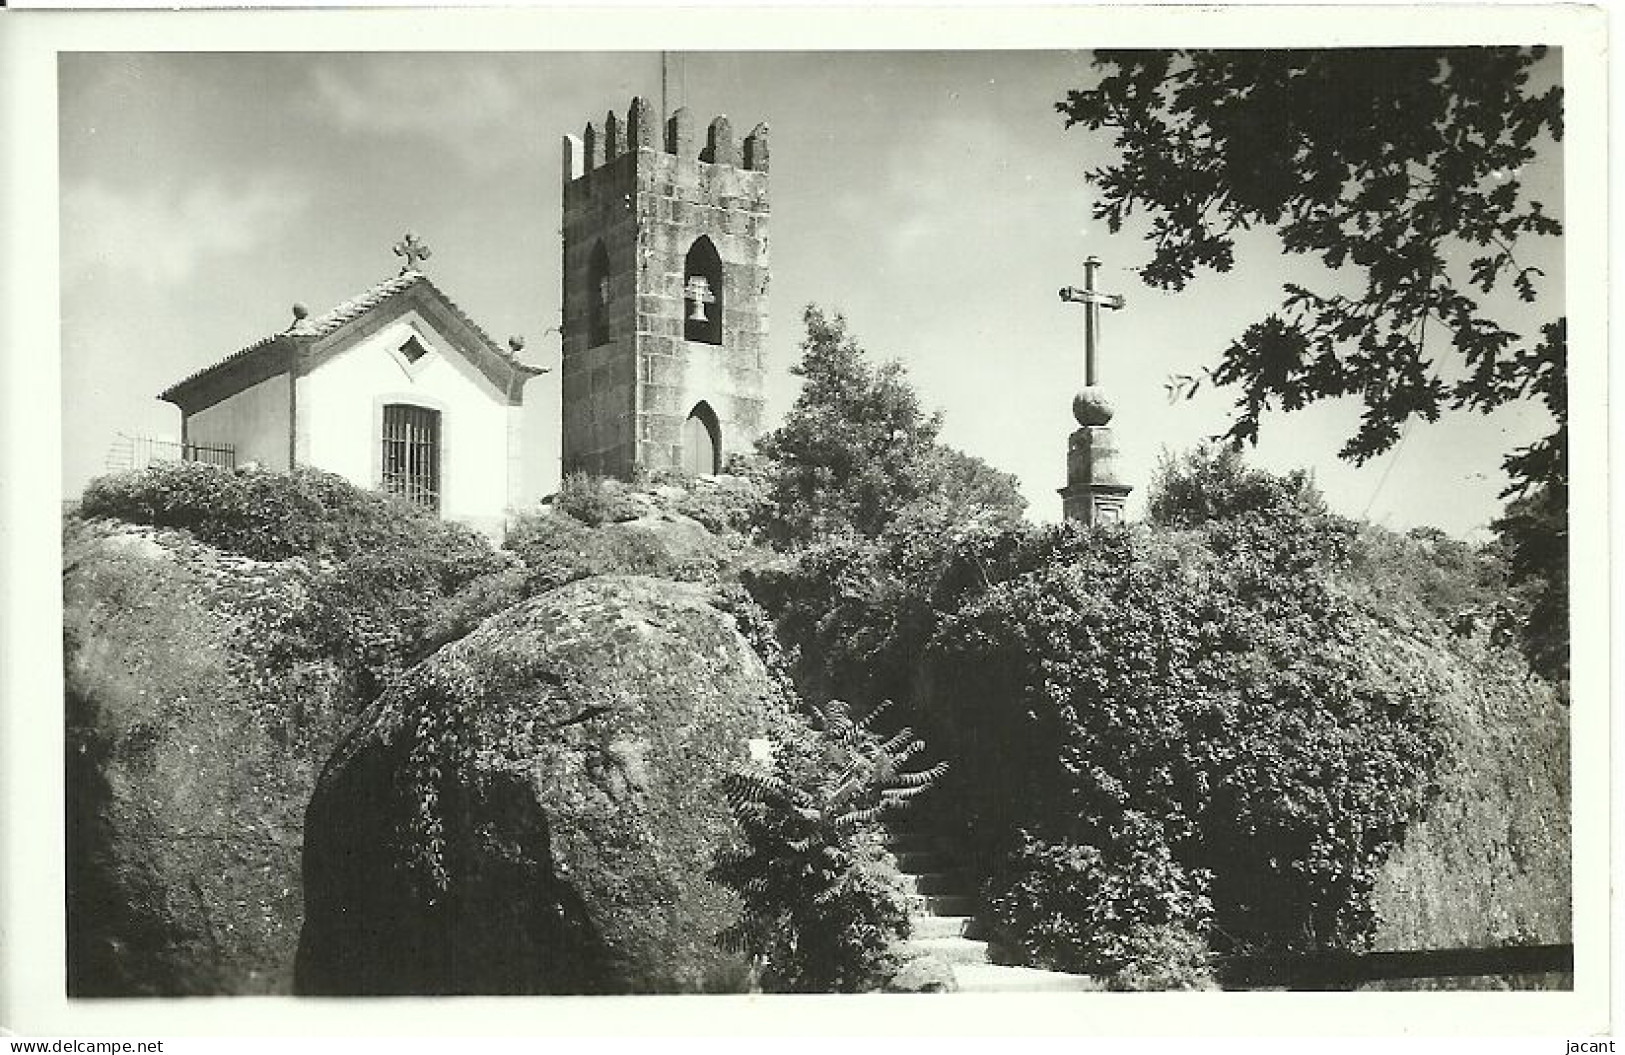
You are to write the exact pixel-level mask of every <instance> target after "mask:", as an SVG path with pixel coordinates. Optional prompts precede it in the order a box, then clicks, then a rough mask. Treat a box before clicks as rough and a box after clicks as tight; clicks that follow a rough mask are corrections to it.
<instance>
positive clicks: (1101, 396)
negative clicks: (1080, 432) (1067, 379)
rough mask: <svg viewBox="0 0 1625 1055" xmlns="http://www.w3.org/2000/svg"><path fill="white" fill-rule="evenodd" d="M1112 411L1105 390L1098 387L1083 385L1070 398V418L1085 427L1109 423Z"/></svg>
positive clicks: (1110, 402)
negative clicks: (1073, 418)
mask: <svg viewBox="0 0 1625 1055" xmlns="http://www.w3.org/2000/svg"><path fill="white" fill-rule="evenodd" d="M1114 409H1115V408H1113V407H1112V401H1111V399H1110V398H1108V397H1107V395H1106V390H1105V389H1104V388H1101V387H1100V386H1099V385H1085V386H1084V387H1082V388H1080V389H1078V394H1077V395H1075V396H1073V397H1072V416H1073V417H1075V418H1077V419H1078V424H1079V425H1083V426H1085V427H1089V426H1097V427H1098V426H1101V425H1106V424H1108V423H1110V422H1111V420H1112V413H1113V411H1114Z"/></svg>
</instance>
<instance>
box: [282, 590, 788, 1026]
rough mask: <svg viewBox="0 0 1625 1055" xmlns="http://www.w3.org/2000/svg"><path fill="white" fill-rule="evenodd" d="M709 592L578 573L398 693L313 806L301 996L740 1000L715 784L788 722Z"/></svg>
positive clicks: (741, 967)
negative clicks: (712, 873) (730, 994)
mask: <svg viewBox="0 0 1625 1055" xmlns="http://www.w3.org/2000/svg"><path fill="white" fill-rule="evenodd" d="M709 597H710V595H709V594H708V593H707V591H706V590H705V589H704V588H703V587H699V586H693V585H685V584H679V583H673V582H666V581H659V580H654V579H647V578H642V577H635V576H598V577H594V578H590V579H584V580H581V581H578V582H575V583H571V584H570V585H567V586H564V587H562V588H560V589H557V590H552V591H550V592H548V593H545V594H542V595H541V596H538V597H535V598H533V599H531V600H529V601H527V602H525V603H523V604H521V605H519V606H517V607H514V608H511V609H509V610H507V611H506V612H503V613H501V614H499V615H497V616H495V617H493V618H492V619H490V620H488V621H487V622H485V623H484V624H483V625H481V626H480V627H479V628H478V629H477V630H475V631H474V632H473V633H471V634H469V635H468V636H467V637H465V638H463V639H462V640H460V641H458V642H456V643H454V644H452V645H449V646H447V647H446V648H444V649H442V650H441V651H440V652H438V653H436V654H435V655H434V656H432V657H430V658H429V659H428V660H426V661H424V662H423V663H422V664H420V665H419V666H418V667H416V668H414V669H413V670H411V671H409V672H408V673H407V674H406V675H404V676H403V677H402V678H401V679H399V680H398V681H397V682H396V683H395V684H394V685H393V686H392V687H391V688H390V689H389V691H387V692H386V693H385V694H384V695H383V696H382V697H381V698H380V699H379V700H378V701H377V702H376V703H375V704H374V705H373V706H372V707H371V708H370V709H369V710H368V711H367V712H366V713H365V714H364V715H363V717H362V719H361V722H360V724H359V725H358V727H357V729H356V730H355V732H354V733H353V734H351V736H350V737H349V738H348V740H347V741H346V742H345V743H344V744H343V745H342V746H341V747H340V749H339V750H338V751H337V752H336V753H335V755H334V756H333V758H332V759H331V760H330V762H329V764H328V765H327V767H326V769H325V770H324V771H323V773H322V776H321V778H320V780H319V782H318V786H317V789H316V793H315V796H314V798H313V800H312V801H311V804H310V810H309V813H308V815H307V821H306V828H305V832H306V838H305V861H304V876H305V896H306V919H305V929H304V934H303V937H302V939H301V945H300V960H299V975H298V987H299V990H300V991H301V992H305V993H313V994H356V993H547V992H552V993H577V992H579V993H592V992H694V991H715V990H727V989H736V988H739V987H740V986H741V985H742V984H743V982H744V980H745V964H744V963H743V962H742V960H740V959H739V958H738V957H735V956H732V955H730V954H726V953H723V952H722V951H721V950H719V949H718V948H717V947H716V946H715V944H714V942H713V936H714V935H715V934H716V933H717V932H718V931H719V930H721V929H722V928H723V927H724V926H726V925H727V924H728V923H730V922H732V921H733V919H734V918H735V917H736V914H737V911H738V903H737V900H736V899H735V897H734V895H733V894H731V893H730V892H729V891H727V890H725V889H724V888H722V887H720V886H718V885H716V884H714V883H712V882H710V881H709V880H708V879H707V878H706V872H707V870H708V868H709V867H710V865H711V862H712V860H713V858H714V855H715V852H716V849H717V848H718V847H719V846H721V845H723V844H725V843H726V842H728V841H730V840H732V839H733V838H735V830H734V828H733V823H732V821H731V819H730V817H729V813H728V809H727V804H726V802H725V800H724V797H723V793H722V791H721V789H720V786H719V778H720V777H721V775H722V774H723V773H724V772H726V771H727V770H728V769H729V768H730V767H734V766H739V765H743V764H745V763H746V762H747V760H748V758H749V751H750V748H749V741H751V740H752V739H754V738H758V737H765V736H769V735H771V734H772V733H773V732H774V731H775V730H776V729H778V728H779V723H781V722H783V721H786V720H787V719H786V713H785V711H784V709H783V705H782V702H781V701H780V700H779V699H778V696H777V694H776V693H775V691H774V688H773V685H772V682H771V680H770V679H769V677H768V674H767V672H766V670H765V669H764V667H763V665H762V663H761V661H760V659H758V657H757V655H756V654H755V653H754V652H753V651H752V650H751V648H750V646H749V644H748V643H747V642H746V640H745V639H744V638H743V637H742V636H741V635H740V633H739V631H738V629H737V628H736V626H735V625H734V622H733V620H732V618H731V617H729V616H728V615H726V614H725V613H724V612H722V611H720V610H718V609H717V608H716V607H713V605H712V604H711V603H710V600H709Z"/></svg>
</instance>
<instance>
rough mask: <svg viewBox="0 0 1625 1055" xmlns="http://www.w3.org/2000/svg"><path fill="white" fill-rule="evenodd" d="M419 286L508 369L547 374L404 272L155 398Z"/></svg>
mask: <svg viewBox="0 0 1625 1055" xmlns="http://www.w3.org/2000/svg"><path fill="white" fill-rule="evenodd" d="M419 283H422V284H423V285H424V286H426V287H427V288H428V289H430V290H432V291H434V293H435V295H436V296H437V297H439V298H440V300H441V302H442V303H444V304H445V305H446V307H447V308H449V309H450V310H451V312H452V314H453V315H454V316H456V318H457V321H459V322H461V323H462V324H463V325H464V326H467V327H468V328H469V330H470V331H471V332H472V333H473V334H474V336H475V337H476V338H478V339H479V341H480V342H481V343H482V344H484V345H485V347H486V349H487V350H488V351H490V352H491V353H492V354H493V355H495V356H496V357H497V358H498V359H500V360H502V361H503V362H504V363H506V364H507V365H508V366H511V367H512V368H513V369H515V370H517V371H520V372H521V373H528V374H542V373H546V372H547V371H546V370H545V369H543V368H541V367H537V366H530V365H529V364H526V363H522V362H520V361H519V360H518V359H516V358H514V357H513V355H512V354H510V353H509V352H508V350H507V349H505V348H503V347H502V346H501V345H499V344H497V342H495V341H493V340H492V339H491V336H490V334H488V333H486V332H485V331H484V330H483V329H481V328H480V325H479V323H477V322H475V321H474V320H473V319H471V318H469V317H468V313H467V312H465V311H463V309H462V308H460V307H458V306H457V302H456V301H454V300H452V299H451V298H450V297H448V296H446V294H445V291H444V290H442V289H441V288H440V287H439V286H437V285H435V284H434V283H433V282H432V281H430V280H429V276H428V275H425V274H424V273H423V272H421V271H416V270H408V271H402V272H401V273H400V274H398V275H396V276H394V277H393V278H389V279H386V280H384V281H383V282H380V283H378V284H377V285H375V286H373V287H372V288H371V289H368V290H365V291H363V292H361V293H358V294H356V295H355V296H353V297H351V298H350V299H349V300H346V301H344V302H343V303H341V304H338V305H336V306H335V307H332V308H329V309H328V310H327V311H324V312H322V313H321V314H320V315H307V316H305V317H304V318H302V319H298V320H296V321H295V322H294V324H293V325H292V326H289V327H288V328H287V329H285V330H283V331H281V332H280V333H273V334H269V335H267V336H265V337H261V338H260V339H259V340H257V341H255V342H254V343H253V344H249V345H245V346H244V347H242V348H239V349H237V351H235V352H232V353H231V354H230V355H228V356H226V357H225V358H224V359H221V360H219V361H218V362H215V363H212V364H211V365H209V366H206V367H204V368H203V369H201V370H198V371H196V372H194V373H192V374H190V375H188V376H187V377H185V378H182V379H181V380H179V381H177V382H175V383H174V384H173V385H170V386H169V387H168V388H166V389H164V391H163V392H161V393H159V396H158V398H159V399H166V400H167V399H170V397H172V396H173V395H175V393H177V392H179V391H180V390H181V389H183V388H185V387H186V386H187V385H190V384H192V383H193V382H195V381H197V380H198V379H200V378H202V377H204V376H206V375H208V374H212V373H214V372H215V371H217V370H221V369H224V368H225V367H228V366H233V365H236V364H238V363H240V362H242V361H243V360H244V359H247V358H249V357H250V356H253V355H254V354H255V353H257V352H261V351H263V350H264V349H267V348H270V347H271V346H273V345H275V344H277V343H278V342H280V341H282V340H283V339H284V338H297V339H299V340H302V341H307V342H308V341H315V340H320V339H321V338H323V337H326V336H328V335H329V334H331V333H334V332H336V331H338V330H339V329H340V328H341V327H343V326H344V325H345V324H347V323H350V322H354V321H355V320H356V319H358V318H360V317H361V316H363V315H365V314H366V313H367V312H369V311H371V310H372V309H374V308H376V307H378V306H379V305H381V304H383V303H384V302H385V301H387V300H388V299H389V298H391V297H393V296H395V295H396V294H398V293H405V292H406V291H407V290H409V289H411V288H412V287H413V286H416V285H417V284H419Z"/></svg>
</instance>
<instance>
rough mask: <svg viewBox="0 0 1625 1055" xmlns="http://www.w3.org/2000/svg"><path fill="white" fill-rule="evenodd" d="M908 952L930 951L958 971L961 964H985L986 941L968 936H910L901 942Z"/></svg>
mask: <svg viewBox="0 0 1625 1055" xmlns="http://www.w3.org/2000/svg"><path fill="white" fill-rule="evenodd" d="M903 947H904V948H905V949H907V950H909V951H910V952H923V953H930V954H931V955H932V956H935V957H936V958H937V959H939V960H941V961H942V962H943V963H946V964H949V965H950V966H952V967H953V968H954V971H955V973H956V974H957V973H958V970H959V967H960V965H962V964H972V963H979V964H986V963H987V942H985V941H973V940H972V939H970V938H910V939H909V940H908V941H906V942H904V943H903Z"/></svg>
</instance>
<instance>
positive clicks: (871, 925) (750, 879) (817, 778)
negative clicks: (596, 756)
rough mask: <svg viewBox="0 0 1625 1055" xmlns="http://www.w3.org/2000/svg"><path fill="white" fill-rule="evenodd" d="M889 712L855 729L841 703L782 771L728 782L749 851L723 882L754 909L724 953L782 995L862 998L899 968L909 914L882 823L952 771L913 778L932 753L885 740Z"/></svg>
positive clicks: (726, 936) (778, 760) (829, 707)
mask: <svg viewBox="0 0 1625 1055" xmlns="http://www.w3.org/2000/svg"><path fill="white" fill-rule="evenodd" d="M886 708H887V704H885V703H883V704H881V706H879V707H877V708H875V709H874V710H873V711H871V712H870V713H869V714H867V715H865V716H864V717H863V718H862V719H858V720H855V719H854V718H853V717H852V714H851V709H850V708H849V707H848V705H847V704H846V703H844V702H842V701H840V700H831V701H830V702H829V703H828V704H826V705H825V706H824V707H823V708H814V724H813V728H811V729H810V730H808V733H807V735H805V736H803V737H801V738H798V739H788V740H785V741H783V742H780V743H778V744H776V745H775V750H774V752H773V757H772V761H771V762H769V763H767V764H765V765H760V764H759V765H757V766H753V767H752V768H750V769H744V770H739V771H736V772H733V773H730V774H728V775H726V776H725V777H724V778H723V784H724V788H725V790H726V792H727V795H728V802H729V806H730V808H731V810H732V812H733V815H734V818H735V820H736V821H737V822H738V824H739V828H740V831H741V833H742V834H743V836H744V841H743V844H742V845H740V846H738V847H735V848H732V849H730V850H727V851H724V852H722V853H720V854H719V855H718V859H717V862H716V864H715V866H714V867H713V868H712V870H711V878H712V879H714V880H716V881H717V882H719V883H722V884H723V885H725V886H727V887H729V888H730V889H732V890H734V891H735V892H737V893H738V894H739V896H740V899H741V901H742V902H743V908H742V911H741V914H740V918H739V920H738V922H737V923H735V924H734V925H732V926H730V927H728V928H727V929H725V930H723V931H722V932H721V933H719V934H718V935H717V942H718V944H720V945H721V946H723V947H724V948H726V949H729V950H732V951H735V952H742V953H745V954H747V955H749V956H751V957H752V958H753V959H754V960H755V962H756V963H757V964H758V966H759V969H760V972H761V984H762V987H763V988H764V989H766V990H768V991H770V992H861V991H863V990H866V989H873V988H877V987H878V986H879V985H880V984H881V983H882V982H883V981H884V980H885V978H886V977H887V975H888V974H889V973H890V972H891V970H893V969H894V968H895V966H896V959H895V953H894V949H895V947H896V945H897V943H898V942H900V941H902V940H903V939H904V938H906V937H907V936H908V909H907V902H906V899H905V893H904V889H903V885H902V878H901V876H900V875H899V874H898V872H897V869H896V867H895V865H894V864H893V863H892V861H891V859H890V857H889V856H888V855H887V853H886V850H885V844H884V841H883V838H882V832H881V828H880V823H879V822H880V821H881V820H882V819H883V818H884V817H885V816H886V815H887V814H888V813H892V812H895V811H899V810H901V809H903V808H905V807H906V806H907V805H908V804H909V803H910V802H911V801H912V800H913V799H914V798H915V797H916V796H918V795H920V794H921V793H923V792H924V791H926V790H927V789H929V788H930V787H931V785H932V784H933V783H934V782H935V781H936V779H937V778H938V777H940V776H941V774H942V773H943V771H944V770H945V769H946V763H938V764H937V765H935V766H930V767H926V768H917V769H910V768H909V767H910V766H911V765H913V764H915V763H916V762H917V761H918V759H919V757H920V755H921V754H922V753H923V752H924V750H925V745H924V744H923V743H922V742H921V741H920V740H919V739H917V738H916V737H915V736H914V734H913V732H912V731H910V730H909V729H906V728H904V729H901V730H899V731H897V732H896V733H893V734H891V735H890V736H881V735H879V734H877V733H876V732H875V731H874V725H875V723H876V720H877V719H878V718H879V717H880V715H881V714H882V713H883V712H884V711H885V710H886Z"/></svg>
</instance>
